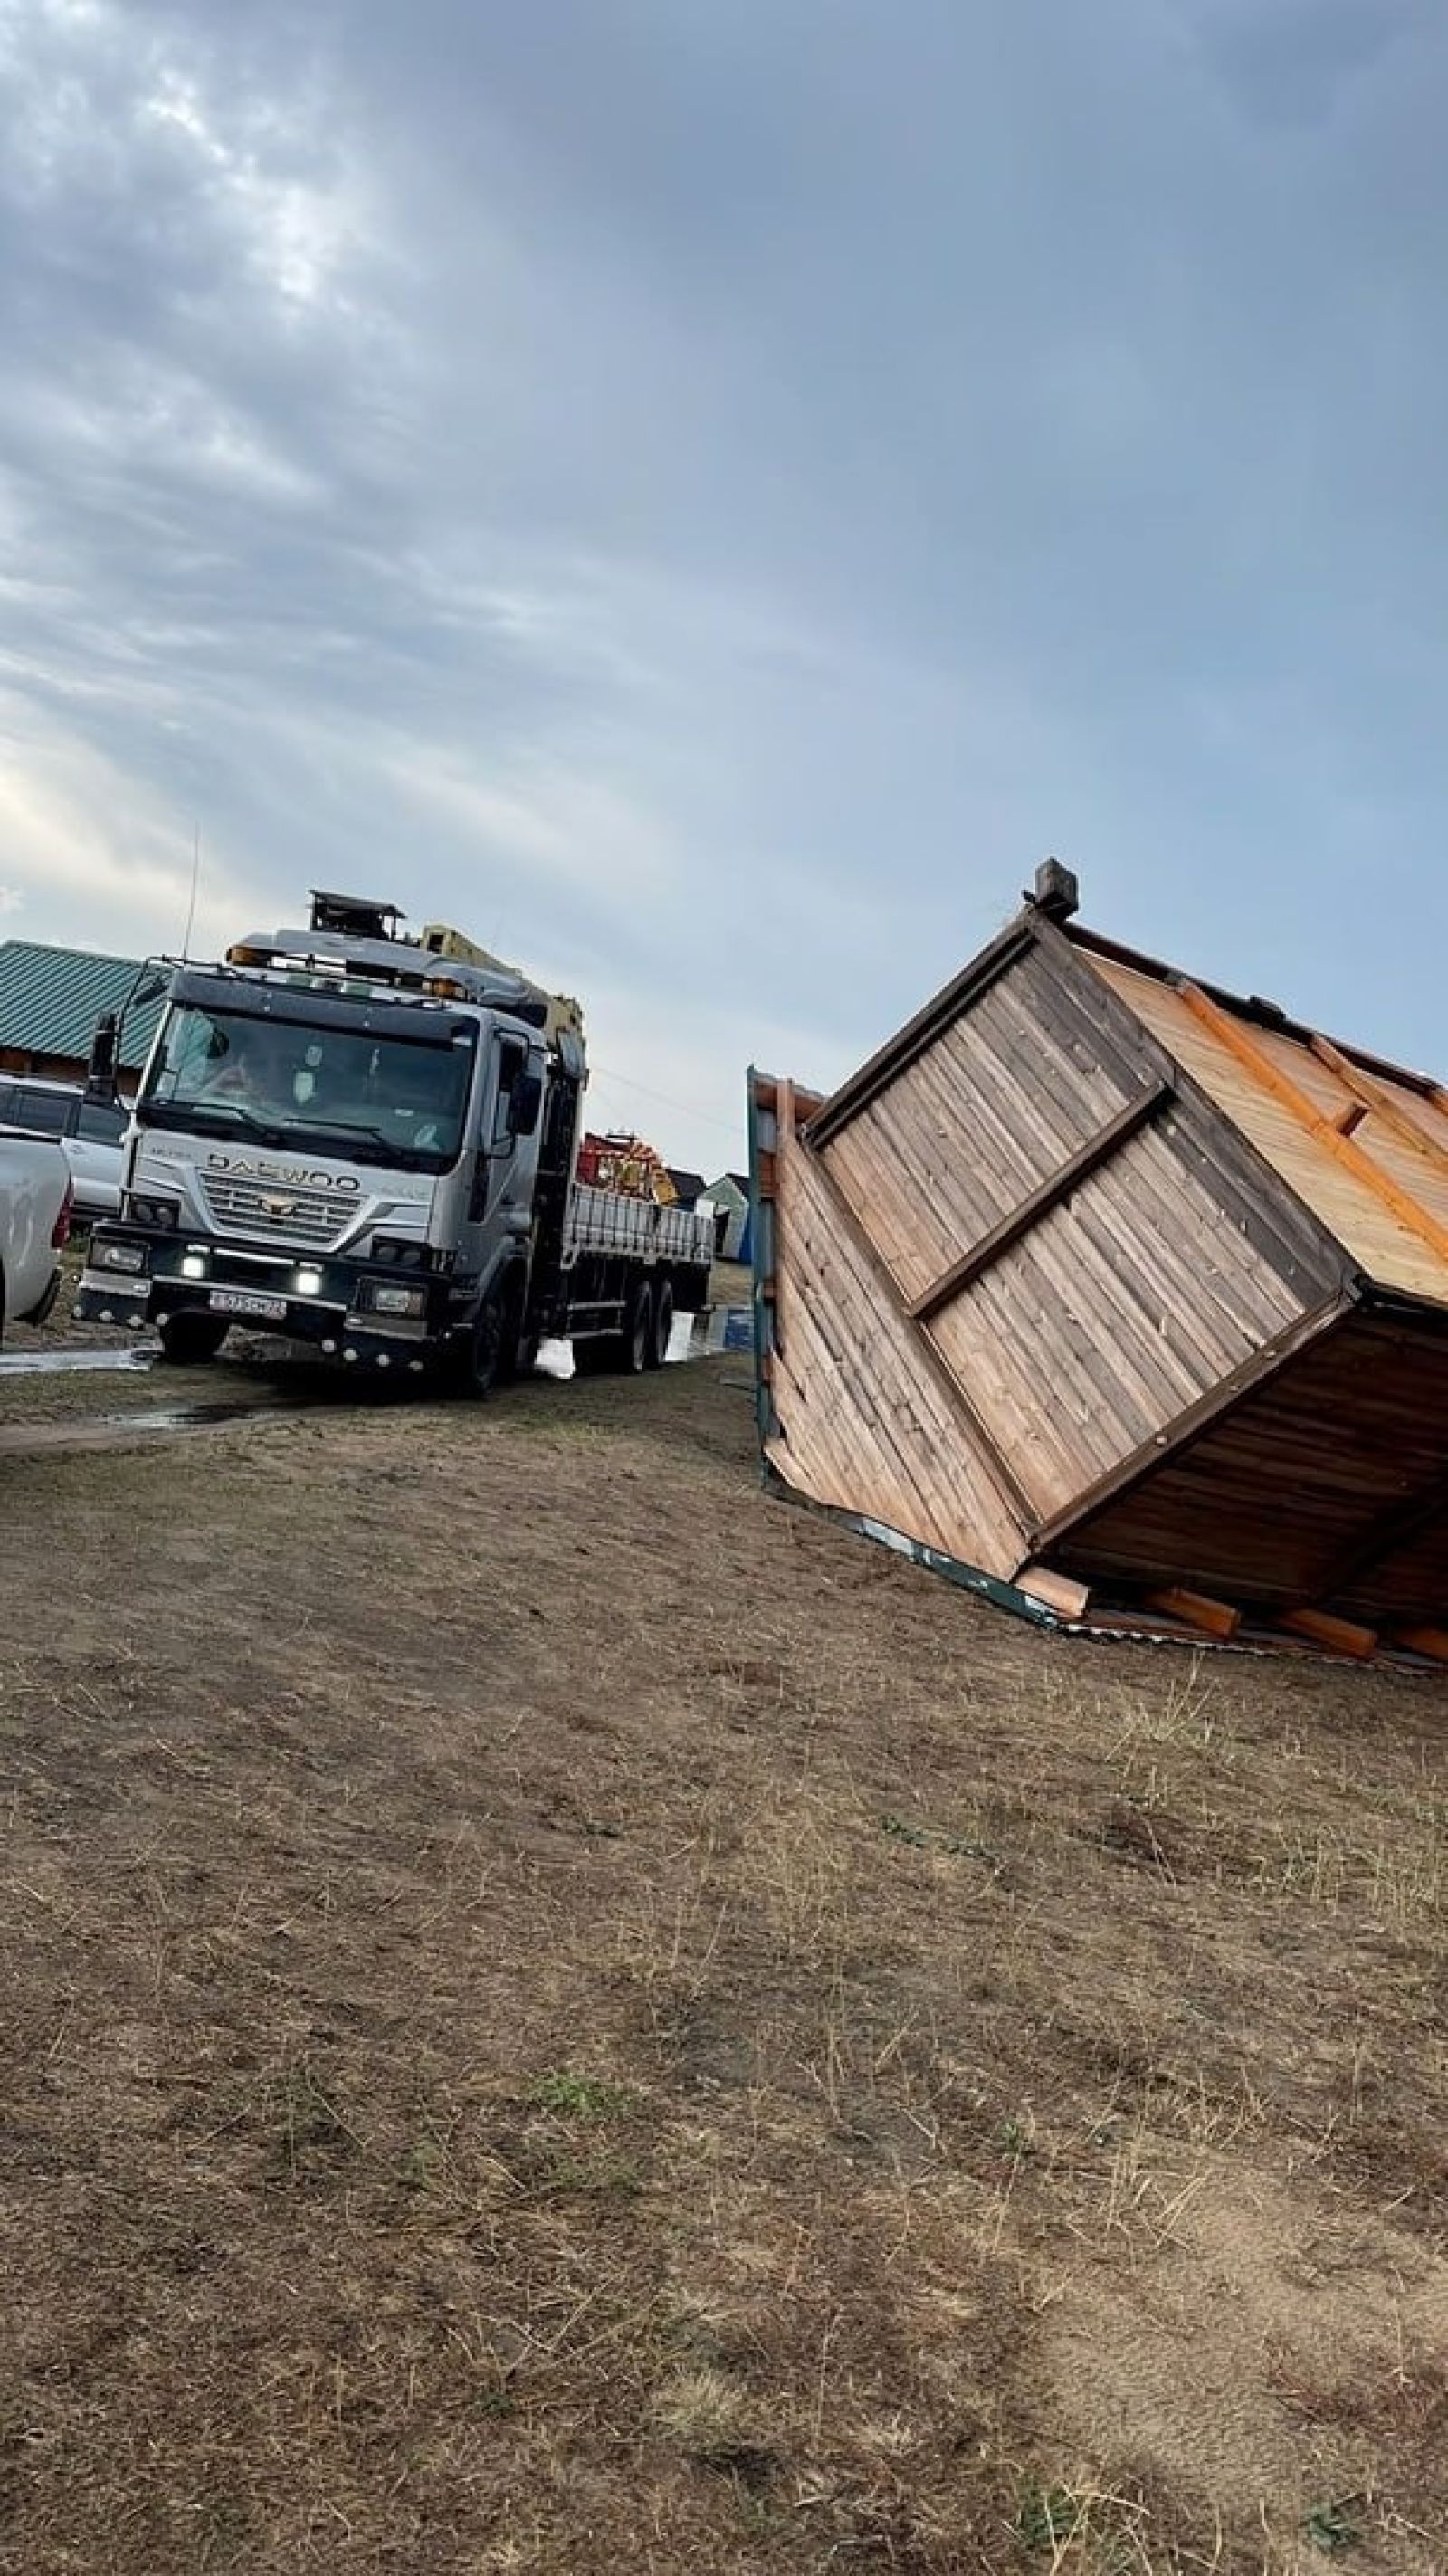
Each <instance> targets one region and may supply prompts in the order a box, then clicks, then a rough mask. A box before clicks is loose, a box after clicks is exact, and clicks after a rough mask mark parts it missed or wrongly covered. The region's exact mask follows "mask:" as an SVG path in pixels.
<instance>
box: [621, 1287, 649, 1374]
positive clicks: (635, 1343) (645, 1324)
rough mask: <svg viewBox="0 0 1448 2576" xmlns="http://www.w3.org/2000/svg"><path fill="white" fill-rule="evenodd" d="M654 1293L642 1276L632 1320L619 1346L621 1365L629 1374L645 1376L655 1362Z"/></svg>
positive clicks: (636, 1294) (631, 1314) (630, 1318)
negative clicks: (646, 1370)
mask: <svg viewBox="0 0 1448 2576" xmlns="http://www.w3.org/2000/svg"><path fill="white" fill-rule="evenodd" d="M653 1352H654V1292H653V1290H652V1288H651V1287H650V1286H649V1283H648V1281H647V1279H641V1280H640V1281H639V1284H638V1286H637V1288H636V1289H635V1290H634V1293H633V1303H632V1305H631V1306H630V1307H629V1310H628V1323H627V1325H626V1326H625V1328H624V1333H623V1338H622V1341H621V1343H620V1346H619V1355H618V1365H619V1367H620V1368H621V1369H622V1370H623V1373H624V1375H625V1377H642V1376H643V1373H644V1371H645V1369H647V1368H653V1367H654V1366H655V1361H654V1356H653Z"/></svg>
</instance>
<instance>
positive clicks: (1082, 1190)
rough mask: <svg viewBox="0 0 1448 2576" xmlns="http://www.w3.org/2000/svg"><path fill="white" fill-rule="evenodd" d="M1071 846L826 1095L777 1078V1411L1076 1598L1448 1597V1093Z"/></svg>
mask: <svg viewBox="0 0 1448 2576" xmlns="http://www.w3.org/2000/svg"><path fill="white" fill-rule="evenodd" d="M1074 908H1075V887H1074V880H1072V879H1071V878H1070V877H1069V875H1068V873H1067V872H1066V871H1065V870H1062V869H1058V868H1056V867H1055V865H1054V863H1052V865H1051V866H1050V867H1048V868H1047V869H1045V870H1043V871H1042V872H1041V875H1040V877H1039V878H1038V880H1037V890H1036V893H1035V895H1034V896H1033V897H1031V898H1028V899H1027V901H1026V903H1025V906H1024V909H1023V910H1022V911H1021V912H1020V914H1019V915H1018V916H1017V917H1016V919H1015V920H1013V921H1012V922H1011V923H1010V924H1009V926H1008V927H1007V928H1006V929H1005V930H1004V931H1003V932H1002V933H1001V935H1000V936H999V937H998V938H997V939H995V940H994V941H993V942H992V943H991V945H990V946H989V947H988V948H986V949H985V950H984V951H983V952H982V953H981V955H980V956H979V957H977V958H976V959H974V960H973V962H972V963H971V964H970V965H969V966H967V967H966V968H965V969H964V971H963V972H962V973H961V974H959V975H957V976H956V977H955V978H954V980H953V981H952V982H951V983H950V984H948V985H947V986H946V987H945V988H944V990H943V991H942V992H940V993H939V994H937V995H936V997H935V999H934V1000H933V1001H931V1002H930V1003H928V1004H927V1005H926V1007H925V1009H924V1010H923V1011H921V1012H920V1013H919V1014H918V1016H917V1017H916V1018H915V1019H913V1020H912V1021H910V1022H909V1024H908V1025H907V1026H906V1027H904V1028H903V1029H901V1030H900V1031H899V1032H898V1033H897V1034H896V1036H895V1037H893V1038H892V1039H891V1040H890V1041H889V1042H888V1044H887V1045H886V1046H884V1047H883V1048H882V1049H881V1050H880V1052H879V1053H878V1054H877V1055H875V1056H874V1057H872V1058H871V1060H870V1061H869V1063H867V1064H865V1065H863V1066H862V1067H861V1068H860V1070H859V1071H858V1072H857V1073H855V1074H854V1075H852V1076H851V1078H850V1079H849V1080H848V1081H847V1082H846V1083H845V1084H844V1085H843V1086H842V1087H841V1089H840V1090H839V1091H837V1092H836V1093H835V1094H834V1095H833V1097H831V1098H829V1099H821V1098H820V1097H819V1096H818V1095H816V1094H813V1093H809V1092H806V1091H803V1090H801V1089H799V1088H798V1087H796V1086H795V1085H793V1084H791V1083H789V1082H787V1081H784V1080H778V1079H775V1078H773V1077H770V1076H765V1075H760V1074H754V1075H751V1078H750V1081H751V1131H752V1138H753V1155H754V1190H755V1197H756V1203H757V1204H756V1219H757V1221H756V1225H755V1263H756V1315H757V1326H758V1330H757V1343H758V1357H759V1369H760V1406H761V1433H762V1436H763V1440H764V1447H765V1454H766V1457H767V1459H768V1461H769V1464H770V1466H771V1468H772V1469H773V1470H774V1471H775V1472H776V1473H777V1475H778V1476H779V1477H780V1478H781V1479H782V1480H783V1481H784V1483H785V1484H786V1485H787V1486H789V1487H791V1488H793V1489H794V1490H795V1491H797V1492H798V1493H800V1494H802V1495H804V1496H807V1497H809V1498H811V1499H812V1500H814V1501H816V1502H820V1503H824V1504H827V1505H831V1506H834V1507H836V1508H838V1509H840V1510H843V1511H845V1512H848V1513H850V1514H851V1515H854V1516H858V1517H860V1518H862V1519H864V1520H866V1521H868V1522H871V1523H873V1524H878V1525H881V1526H882V1527H883V1528H884V1529H886V1530H889V1531H893V1532H897V1533H899V1534H901V1535H902V1536H904V1537H905V1538H907V1539H909V1540H911V1541H913V1542H916V1543H918V1544H919V1545H921V1546H923V1547H925V1548H928V1549H931V1550H934V1551H938V1552H939V1554H940V1555H941V1556H943V1557H945V1558H947V1559H950V1560H953V1561H955V1562H956V1563H957V1564H958V1565H959V1566H961V1567H964V1568H970V1569H976V1570H978V1571H979V1572H981V1573H983V1574H984V1575H986V1576H989V1577H993V1578H997V1579H999V1580H1001V1581H1005V1582H1010V1583H1016V1584H1023V1585H1024V1588H1026V1589H1027V1590H1031V1589H1032V1588H1034V1589H1035V1591H1036V1592H1037V1593H1038V1594H1040V1595H1042V1596H1044V1597H1046V1598H1050V1597H1051V1595H1052V1590H1053V1587H1054V1589H1055V1594H1056V1597H1057V1599H1068V1598H1069V1597H1070V1596H1071V1592H1072V1588H1073V1586H1079V1587H1083V1590H1082V1597H1083V1598H1084V1588H1085V1587H1090V1588H1094V1589H1097V1590H1100V1589H1101V1588H1104V1589H1105V1591H1106V1592H1107V1593H1109V1595H1110V1597H1111V1598H1112V1599H1113V1600H1115V1601H1119V1602H1122V1603H1127V1604H1130V1603H1135V1604H1137V1605H1138V1606H1139V1607H1140V1608H1142V1609H1143V1611H1146V1610H1150V1609H1152V1608H1153V1607H1154V1608H1155V1609H1157V1610H1160V1609H1161V1608H1162V1607H1163V1605H1164V1604H1166V1603H1169V1604H1170V1606H1171V1609H1172V1611H1173V1613H1175V1614H1178V1615H1180V1616H1181V1617H1182V1618H1183V1619H1185V1620H1186V1622H1187V1623H1188V1624H1193V1623H1195V1624H1199V1625H1201V1626H1202V1628H1203V1629H1204V1631H1205V1632H1207V1633H1216V1634H1224V1633H1229V1632H1230V1631H1231V1629H1232V1628H1233V1627H1234V1626H1235V1624H1236V1622H1237V1619H1238V1617H1239V1615H1241V1614H1245V1615H1247V1616H1248V1617H1250V1618H1251V1619H1253V1620H1255V1621H1257V1622H1259V1623H1260V1622H1261V1621H1263V1620H1267V1621H1270V1622H1272V1623H1273V1624H1277V1625H1285V1626H1286V1627H1287V1628H1288V1629H1289V1631H1295V1632H1296V1633H1298V1634H1300V1635H1302V1636H1313V1635H1314V1634H1316V1635H1318V1636H1320V1638H1321V1641H1322V1642H1324V1643H1329V1644H1335V1645H1338V1646H1339V1647H1343V1648H1350V1647H1351V1645H1352V1643H1353V1641H1354V1640H1358V1641H1362V1640H1365V1641H1366V1644H1365V1647H1364V1650H1367V1649H1370V1648H1371V1645H1372V1643H1373V1640H1374V1637H1375V1636H1376V1635H1378V1634H1382V1635H1383V1636H1384V1637H1389V1638H1391V1637H1409V1636H1412V1635H1416V1636H1418V1637H1419V1638H1422V1639H1424V1640H1426V1639H1427V1638H1428V1637H1429V1636H1430V1634H1432V1633H1434V1632H1437V1631H1439V1630H1441V1629H1444V1628H1448V1094H1445V1093H1444V1092H1443V1091H1442V1090H1440V1088H1439V1087H1438V1085H1437V1084H1436V1083H1434V1082H1433V1081H1432V1080H1430V1079H1429V1078H1428V1077H1427V1076H1424V1075H1419V1074H1413V1073H1407V1072H1404V1071H1403V1070H1401V1069H1400V1068H1398V1067H1395V1066H1392V1065H1389V1064H1386V1063H1383V1062H1382V1061H1380V1060H1379V1059H1377V1058H1375V1057H1373V1056H1371V1055H1369V1054H1366V1053H1364V1052H1363V1051H1362V1050H1360V1049H1357V1048H1354V1047H1351V1046H1348V1045H1345V1044H1341V1043H1334V1042H1332V1041H1330V1040H1329V1039H1327V1038H1324V1037H1322V1036H1320V1035H1319V1034H1318V1033H1317V1032H1315V1031H1313V1030H1311V1029H1308V1028H1306V1027H1304V1026H1302V1025H1301V1024H1300V1023H1298V1022H1295V1021H1292V1020H1290V1019H1289V1018H1288V1017H1287V1016H1286V1015H1285V1013H1283V1012H1282V1011H1280V1010H1279V1009H1277V1008H1276V1007H1275V1006H1274V1005H1273V1004H1271V1003H1268V1002H1263V1001H1261V1000H1258V999H1256V998H1255V997H1254V998H1253V999H1250V1000H1243V999H1241V998H1240V997H1238V996H1235V995H1232V994H1229V993H1226V992H1223V991H1220V990H1219V989H1217V988H1215V987H1212V988H1208V987H1205V986H1202V985H1199V984H1196V983H1194V982H1193V981H1192V979H1191V978H1190V977H1189V976H1186V975H1183V974H1180V973H1177V972H1176V971H1174V970H1172V969H1170V968H1168V967H1165V966H1162V965H1160V964H1158V963H1156V962H1155V961H1154V960H1152V959H1150V958H1147V957H1143V956H1139V955H1137V954H1135V953H1133V952H1132V951H1130V950H1128V949H1125V948H1122V947H1120V946H1118V945H1117V944H1116V943H1114V942H1112V941H1110V940H1107V939H1104V938H1101V937H1099V936H1097V935H1096V934H1094V933H1093V932H1091V931H1089V930H1086V929H1084V928H1083V927H1081V926H1080V925H1079V924H1078V923H1077V921H1076V920H1075V918H1074Z"/></svg>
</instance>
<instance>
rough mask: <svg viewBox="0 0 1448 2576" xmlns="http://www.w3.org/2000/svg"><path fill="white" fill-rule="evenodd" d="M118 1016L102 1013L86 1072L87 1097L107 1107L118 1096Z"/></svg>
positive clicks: (92, 1040) (96, 1026)
mask: <svg viewBox="0 0 1448 2576" xmlns="http://www.w3.org/2000/svg"><path fill="white" fill-rule="evenodd" d="M116 1038H117V1029H116V1015H115V1012H114V1011H102V1013H101V1016H100V1018H99V1019H98V1020H97V1022H96V1025H95V1035H94V1036H93V1038H92V1039H91V1051H90V1064H89V1066H88V1068H87V1071H86V1085H85V1096H86V1098H87V1100H92V1101H99V1102H102V1103H104V1104H105V1105H106V1106H107V1107H109V1106H110V1104H111V1103H112V1102H113V1101H114V1099H115V1096H116Z"/></svg>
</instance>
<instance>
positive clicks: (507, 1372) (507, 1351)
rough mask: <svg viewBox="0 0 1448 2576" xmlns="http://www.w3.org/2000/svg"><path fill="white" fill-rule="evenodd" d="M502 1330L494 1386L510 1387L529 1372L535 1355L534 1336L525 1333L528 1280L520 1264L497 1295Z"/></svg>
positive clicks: (535, 1337) (508, 1276) (536, 1344)
mask: <svg viewBox="0 0 1448 2576" xmlns="http://www.w3.org/2000/svg"><path fill="white" fill-rule="evenodd" d="M500 1303H501V1306H502V1310H503V1329H502V1334H501V1336H500V1339H499V1343H498V1366H497V1371H496V1374H495V1376H494V1380H493V1383H494V1385H495V1386H512V1385H514V1384H515V1383H516V1381H517V1380H518V1379H519V1378H520V1377H527V1376H529V1375H530V1374H531V1372H532V1367H533V1362H534V1361H535V1359H536V1358H537V1356H538V1341H537V1336H536V1335H535V1334H531V1333H525V1332H524V1329H523V1324H524V1317H525V1314H526V1311H527V1304H528V1278H527V1273H526V1271H525V1270H524V1269H523V1267H522V1264H521V1263H515V1265H514V1267H513V1268H512V1269H511V1270H510V1271H509V1272H508V1275H507V1278H506V1279H505V1281H504V1283H503V1287H502V1290H501V1292H500Z"/></svg>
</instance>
